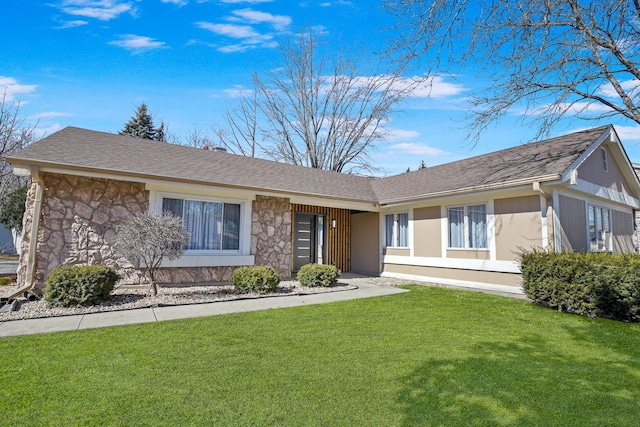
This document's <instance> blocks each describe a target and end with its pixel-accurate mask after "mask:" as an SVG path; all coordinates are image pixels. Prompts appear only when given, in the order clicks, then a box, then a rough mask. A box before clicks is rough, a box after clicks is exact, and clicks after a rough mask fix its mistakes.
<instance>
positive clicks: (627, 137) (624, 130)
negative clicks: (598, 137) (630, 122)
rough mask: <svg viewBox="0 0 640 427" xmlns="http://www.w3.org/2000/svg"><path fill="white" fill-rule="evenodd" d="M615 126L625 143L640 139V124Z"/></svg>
mask: <svg viewBox="0 0 640 427" xmlns="http://www.w3.org/2000/svg"><path fill="white" fill-rule="evenodd" d="M614 127H615V128H616V133H617V134H618V136H619V137H620V140H621V141H622V143H623V144H624V143H627V142H630V141H640V126H619V125H615V126H614Z"/></svg>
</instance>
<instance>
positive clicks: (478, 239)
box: [447, 205, 488, 249]
mask: <svg viewBox="0 0 640 427" xmlns="http://www.w3.org/2000/svg"><path fill="white" fill-rule="evenodd" d="M447 219H448V222H449V247H450V248H461V249H486V248H487V247H488V246H487V206H486V205H470V206H454V207H450V208H448V209H447Z"/></svg>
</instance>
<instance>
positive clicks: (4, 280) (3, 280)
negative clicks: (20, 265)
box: [0, 277, 12, 286]
mask: <svg viewBox="0 0 640 427" xmlns="http://www.w3.org/2000/svg"><path fill="white" fill-rule="evenodd" d="M11 282H12V280H11V277H0V286H8V285H10V284H11Z"/></svg>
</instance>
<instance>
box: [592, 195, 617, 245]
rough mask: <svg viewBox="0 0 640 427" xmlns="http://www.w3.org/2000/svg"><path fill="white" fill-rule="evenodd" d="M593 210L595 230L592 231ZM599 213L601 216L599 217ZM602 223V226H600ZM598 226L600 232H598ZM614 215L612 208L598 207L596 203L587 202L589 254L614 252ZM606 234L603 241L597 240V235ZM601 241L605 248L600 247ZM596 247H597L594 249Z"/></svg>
mask: <svg viewBox="0 0 640 427" xmlns="http://www.w3.org/2000/svg"><path fill="white" fill-rule="evenodd" d="M592 210H593V222H594V229H593V232H592V231H591V218H592V216H591V211H592ZM605 212H606V217H607V218H606V219H607V223H606V227H605V223H604V216H605V215H603V214H604V213H605ZM598 213H599V215H598ZM598 220H599V221H598ZM598 222H600V224H598ZM598 225H599V226H600V228H601V229H600V230H598V228H599V227H598ZM612 231H613V215H612V210H611V208H608V207H605V206H602V205H598V204H595V203H588V202H587V248H588V249H589V252H612V251H613V232H612ZM599 232H600V233H605V237H604V238H602V239H599V238H597V237H596V236H597V233H599ZM600 241H602V242H603V247H602V248H600V247H598V246H599V245H600V243H599V242H600ZM594 245H595V246H596V247H595V249H594Z"/></svg>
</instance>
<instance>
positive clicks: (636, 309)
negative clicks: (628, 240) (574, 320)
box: [520, 251, 640, 322]
mask: <svg viewBox="0 0 640 427" xmlns="http://www.w3.org/2000/svg"><path fill="white" fill-rule="evenodd" d="M520 268H521V270H522V288H523V290H524V292H525V294H526V295H527V296H528V297H529V298H530V299H531V300H533V302H535V303H537V304H541V305H545V306H548V307H552V308H555V309H557V310H560V311H566V312H570V313H576V314H580V315H583V316H588V317H606V318H610V319H617V320H624V321H635V322H637V321H640V256H639V255H634V254H620V255H612V254H609V253H552V252H542V251H533V252H527V253H524V254H522V256H521V267H520Z"/></svg>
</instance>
